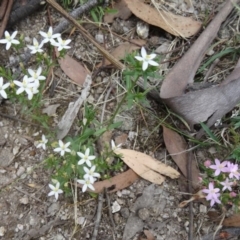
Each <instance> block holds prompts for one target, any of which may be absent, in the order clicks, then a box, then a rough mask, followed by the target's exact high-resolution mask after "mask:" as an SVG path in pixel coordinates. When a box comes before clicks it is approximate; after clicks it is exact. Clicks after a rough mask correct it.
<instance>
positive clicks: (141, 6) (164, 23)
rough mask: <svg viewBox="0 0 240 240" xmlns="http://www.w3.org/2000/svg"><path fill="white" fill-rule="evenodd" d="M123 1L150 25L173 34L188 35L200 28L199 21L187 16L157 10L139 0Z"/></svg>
mask: <svg viewBox="0 0 240 240" xmlns="http://www.w3.org/2000/svg"><path fill="white" fill-rule="evenodd" d="M125 2H126V3H127V6H128V7H129V9H130V10H131V11H132V12H133V14H134V15H136V16H137V17H138V18H140V19H142V20H143V21H145V22H147V23H149V24H151V25H154V26H157V27H160V28H162V29H164V30H165V31H167V32H169V33H171V34H173V35H175V36H181V37H190V36H192V35H194V34H196V33H197V32H198V31H199V30H200V28H201V23H200V22H197V21H195V20H193V19H191V18H189V17H182V16H178V15H174V14H172V13H170V12H166V11H163V10H157V9H155V8H153V7H151V6H149V5H148V4H145V3H143V2H141V1H139V0H125Z"/></svg>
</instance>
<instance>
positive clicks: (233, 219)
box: [222, 214, 240, 227]
mask: <svg viewBox="0 0 240 240" xmlns="http://www.w3.org/2000/svg"><path fill="white" fill-rule="evenodd" d="M222 225H223V226H225V227H240V214H234V215H232V216H230V217H228V218H225V219H224V221H223V224H222Z"/></svg>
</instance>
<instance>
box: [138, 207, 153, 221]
mask: <svg viewBox="0 0 240 240" xmlns="http://www.w3.org/2000/svg"><path fill="white" fill-rule="evenodd" d="M149 216H150V213H149V210H148V209H147V208H142V209H139V210H138V217H139V218H140V219H142V220H143V221H145V220H147V219H148V218H149Z"/></svg>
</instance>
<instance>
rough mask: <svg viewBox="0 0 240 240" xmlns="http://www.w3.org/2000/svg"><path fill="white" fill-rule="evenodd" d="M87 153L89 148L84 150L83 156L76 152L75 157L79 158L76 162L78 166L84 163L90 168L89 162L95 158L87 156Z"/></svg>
mask: <svg viewBox="0 0 240 240" xmlns="http://www.w3.org/2000/svg"><path fill="white" fill-rule="evenodd" d="M89 153H90V149H89V148H87V149H86V151H85V154H83V153H81V152H77V155H78V156H79V157H80V158H81V159H80V160H79V161H78V165H82V164H84V163H86V164H87V165H88V166H89V167H91V166H92V164H91V162H90V161H92V160H94V159H95V158H96V157H95V156H89Z"/></svg>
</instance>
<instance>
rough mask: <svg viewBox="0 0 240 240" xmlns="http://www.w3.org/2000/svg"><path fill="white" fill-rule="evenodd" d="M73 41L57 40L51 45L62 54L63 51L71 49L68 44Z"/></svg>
mask: <svg viewBox="0 0 240 240" xmlns="http://www.w3.org/2000/svg"><path fill="white" fill-rule="evenodd" d="M71 41H72V40H71V39H67V40H63V39H62V38H60V37H59V38H57V42H56V41H52V42H51V44H52V45H53V46H55V47H57V48H58V49H57V50H58V51H59V52H60V51H61V50H63V49H69V48H71V47H70V46H68V44H69V43H70V42H71Z"/></svg>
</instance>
